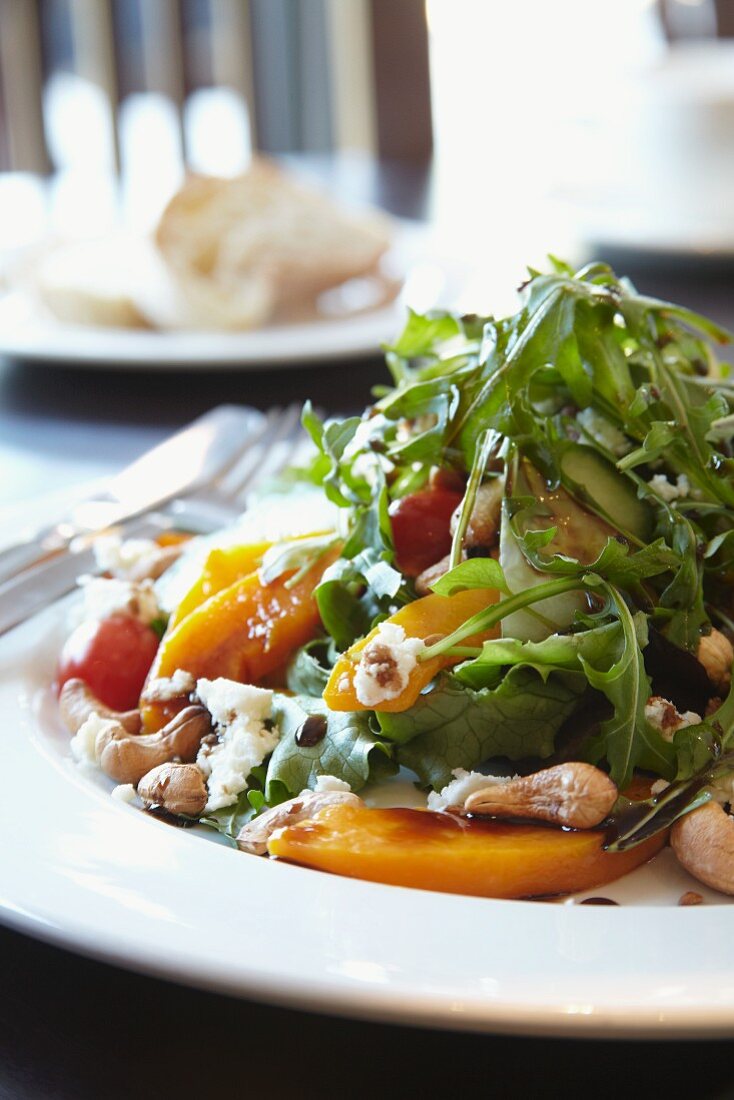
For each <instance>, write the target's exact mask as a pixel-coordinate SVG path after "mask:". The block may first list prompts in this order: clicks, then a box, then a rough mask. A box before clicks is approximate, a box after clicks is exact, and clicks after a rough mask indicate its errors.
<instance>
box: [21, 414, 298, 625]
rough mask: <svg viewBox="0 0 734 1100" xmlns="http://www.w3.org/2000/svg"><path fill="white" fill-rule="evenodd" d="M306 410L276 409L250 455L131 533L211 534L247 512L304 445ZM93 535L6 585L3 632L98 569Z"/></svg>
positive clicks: (137, 522) (140, 518) (143, 517)
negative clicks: (251, 496)
mask: <svg viewBox="0 0 734 1100" xmlns="http://www.w3.org/2000/svg"><path fill="white" fill-rule="evenodd" d="M299 434H300V408H299V407H298V406H296V405H291V406H289V407H288V408H287V409H286V410H285V411H284V412H281V411H280V410H272V412H271V413H269V414H268V415H267V416H266V418H265V422H264V423H263V425H262V428H261V430H260V431H259V432H258V433H257V437H256V439H255V440H254V441H253V440H251V441H250V446H249V447H248V448H247V450H246V451H245V453H244V454H242V455H241V456H240V458H239V459H238V460H236V461H235V462H234V463H233V464H230V465H228V467H227V468H226V470H224V471H222V472H220V474H219V475H217V477H215V478H213V479H212V480H211V481H210V482H208V483H207V485H206V487H203V488H198V489H196V490H195V491H193V492H191V493H187V494H182V495H181V496H180V497H177V498H175V499H173V500H171V501H169V502H168V504H167V505H166V506H165V507H164V508H158V509H156V510H155V511H151V512H146V513H142V514H139V515H137V516H135V517H133V518H132V519H131V521H130V522H128V523H126V524H124V525H121V526H122V529H123V532H124V534H125V535H127V536H132V535H135V536H145V535H154V534H156V533H159V532H160V531H162V530H165V529H171V528H175V527H176V526H177V525H178V526H181V525H182V524H185V526H186V528H187V529H190V530H193V531H194V532H195V533H202V534H204V533H208V532H211V531H213V530H216V528H217V527H220V526H223V525H224V524H226V523H227V522H231V521H232V520H233V519H235V518H236V517H237V516H238V515H240V514H241V512H242V511H243V508H244V505H245V501H246V496H247V494H248V493H249V492H251V491H252V489H253V488H254V487H255V486H256V485H257V484H261V483H262V482H263V481H265V480H266V479H267V478H268V477H272V476H274V475H275V474H276V473H277V472H278V471H279V470H281V469H282V468H283V467H284V466H285V465H287V464H288V462H289V461H290V460H291V459H292V458H293V456H294V455H295V454H296V451H297V450H298V447H299ZM92 542H93V538H91V537H90V538H86V539H85V540H84V545H83V547H81V548H76V549H75V550H74V551H73V552H71V553H66V554H64V555H63V556H59V557H57V558H54V559H52V560H50V561H46V562H42V563H40V564H39V565H37V566H35V567H34V568H31V569H26V570H25V571H24V572H22V573H20V574H19V575H17V576H15V577H13V578H12V579H10V580H8V581H5V582H4V583H2V584H0V634H4V633H5V632H6V631H8V630H10V629H11V628H12V627H14V626H17V625H18V624H19V623H22V622H24V621H25V620H26V619H28V618H30V617H31V615H33V614H35V613H36V612H37V611H39V610H41V609H42V608H43V607H47V606H49V605H50V604H51V603H53V602H55V601H56V600H58V599H60V598H61V597H62V596H65V595H66V594H67V593H69V592H71V591H72V589H73V588H74V587H75V586H76V583H77V578H78V577H79V575H80V574H83V573H89V572H93V571H94V568H95V558H94V550H93V546H92Z"/></svg>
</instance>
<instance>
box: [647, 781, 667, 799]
mask: <svg viewBox="0 0 734 1100" xmlns="http://www.w3.org/2000/svg"><path fill="white" fill-rule="evenodd" d="M669 786H670V783H668V781H667V780H666V779H656V780H655V782H654V783H653V785H652V786H651V787H650V794H651V795H652V796H653V798H657V796H658V795H659V794H662V793H663V791H667V789H668V787H669Z"/></svg>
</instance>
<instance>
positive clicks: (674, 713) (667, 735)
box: [645, 695, 701, 741]
mask: <svg viewBox="0 0 734 1100" xmlns="http://www.w3.org/2000/svg"><path fill="white" fill-rule="evenodd" d="M645 718H646V719H647V720H648V722H649V723H650V725H651V726H654V727H655V729H656V730H659V731H660V733H661V734H662V736H663V740H665V741H672V740H673V734H674V733H676V732H677V731H678V730H682V729H685V728H686V727H687V726H697V725H698V724H699V722H700V721H701V715H700V714H696V712H695V711H693V710H687V711H686V712H685V714H681V713H680V712H679V711H678V710H677V709H676V707H675V705H674V704H673V703H671V702H670V700H669V699H663V697H662V695H651V696H650V698H649V699H648V700H647V702H646V703H645Z"/></svg>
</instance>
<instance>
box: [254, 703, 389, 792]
mask: <svg viewBox="0 0 734 1100" xmlns="http://www.w3.org/2000/svg"><path fill="white" fill-rule="evenodd" d="M309 715H320V716H322V717H323V718H324V719H325V721H326V733H325V735H324V737H323V738H322V739H321V740H320V741H319V742H318V744H316V745H313V746H311V747H307V746H303V745H299V744H298V742H297V740H296V734H297V733H298V731H299V730H300V728H301V726H302V725H303V723H304V722H305V721H306V719H307V718H308V717H309ZM273 719H274V721H275V722H276V723H277V725H278V727H279V729H280V740H279V742H278V744H277V745H276V746H275V749H274V750H273V755H272V756H271V758H270V763H269V765H268V776H267V784H266V787H265V795H266V800H267V803H268V804H269V805H276V804H277V803H279V802H282V801H283V800H284V799H285V798H289V797H291V796H293V795H296V794H299V792H300V791H302V790H305V789H306V788H307V787H313V786H314V783H315V782H316V779H317V778H318V776H319V775H333V776H336V778H337V779H343V780H345V781H346V782H347V783H349V785H350V787H351V788H352V790H354V791H358V790H360V789H361V788H362V787H364V785H365V784H366V783H367V782H368V780H369V779H371V778H374V777H375V776H376V775H377V776H380V777H384V776H385V775H389V774H391V773H394V772H395V771H396V770H397V769H396V766H395V765H394V763H393V761H392V749H391V747H390V746H389V745H386V744H385V742H384V741H383V740H381V739H380V738H379V737H376V736H375V734H374V733H373V732H372V729H371V727H370V716H369V713H368V712H367V711H358V712H356V713H354V714H350V713H346V712H345V713H341V712H336V711H330V710H329V708H328V707H327V706H326V704H325V703H324V702H323V700H322V699H315V698H313V697H312V696H308V695H295V696H289V695H281V694H276V695H275V696H274V700H273Z"/></svg>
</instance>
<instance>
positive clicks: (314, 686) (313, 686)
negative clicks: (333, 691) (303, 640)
mask: <svg viewBox="0 0 734 1100" xmlns="http://www.w3.org/2000/svg"><path fill="white" fill-rule="evenodd" d="M336 656H337V654H336V653H335V651H334V643H333V641H330V640H329V639H325V638H316V639H314V641H312V642H308V643H307V644H306V645H305V646H302V647H301V648H300V649H299V650H297V651H296V653H295V654H294V656H293V657H292V659H291V660H290V662H289V664H288V668H287V669H286V674H285V682H286V687H287V688H288V690H289V691H292V692H293V693H294V695H314V696H317V697H318V696H320V695H321V694H322V693H323V690H324V688H325V687H326V684H327V681H328V679H329V673H330V671H331V668H332V666H333V664H334V662H335V660H336Z"/></svg>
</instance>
